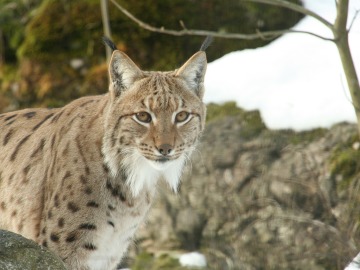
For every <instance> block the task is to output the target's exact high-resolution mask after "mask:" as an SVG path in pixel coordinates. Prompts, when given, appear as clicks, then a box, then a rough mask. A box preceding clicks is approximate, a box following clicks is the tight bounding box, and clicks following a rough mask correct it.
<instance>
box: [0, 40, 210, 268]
mask: <svg viewBox="0 0 360 270" xmlns="http://www.w3.org/2000/svg"><path fill="white" fill-rule="evenodd" d="M108 43H109V42H108ZM204 44H205V43H204ZM110 45H111V44H110ZM204 47H207V45H205V46H203V47H202V48H204ZM113 49H114V51H113V54H112V58H111V61H110V63H109V78H110V86H109V92H108V93H107V94H105V95H101V96H89V97H82V98H79V99H77V100H74V101H73V102H71V103H69V104H68V105H66V106H64V107H62V108H57V109H44V108H43V109H25V110H21V111H15V112H10V113H5V114H1V115H0V164H1V167H0V228H2V229H6V230H10V231H13V232H16V233H19V234H22V235H23V236H25V237H27V238H30V239H33V240H35V241H36V242H37V243H39V244H41V245H43V246H45V247H48V248H49V249H50V250H52V251H54V252H55V253H57V254H58V255H59V256H60V257H61V258H62V259H63V261H64V262H65V264H66V265H67V267H68V268H69V269H74V270H90V269H99V270H100V269H104V270H105V269H106V270H108V269H114V268H115V267H116V266H117V264H118V263H119V262H120V261H121V259H122V258H123V256H124V254H125V252H126V251H127V248H128V246H129V243H131V241H132V238H133V236H134V233H135V232H136V230H137V228H138V227H139V225H140V224H141V223H142V222H143V221H144V219H145V218H146V216H147V213H148V212H149V209H150V206H151V204H152V202H153V201H154V199H155V197H156V193H157V183H158V181H159V180H163V181H165V182H167V183H168V185H169V186H170V188H171V189H172V190H173V191H175V192H176V191H177V188H178V185H179V179H180V176H181V172H182V169H183V166H184V164H185V162H186V160H187V159H188V158H189V156H190V154H191V153H192V151H193V150H194V148H195V146H196V143H197V141H198V139H199V137H200V135H201V133H202V131H203V129H204V123H205V114H206V108H205V105H204V103H203V101H202V98H203V95H204V85H203V82H204V76H205V71H206V65H207V60H206V54H205V52H204V50H205V49H200V51H199V52H197V53H195V54H194V55H193V56H192V57H191V58H190V59H189V60H188V61H187V62H186V63H185V64H184V65H183V66H181V67H180V68H179V69H177V70H175V71H170V72H157V71H142V70H140V68H139V67H138V66H137V65H136V64H135V63H134V62H133V61H132V60H131V59H130V58H129V57H128V56H127V55H126V54H125V53H123V52H121V51H119V50H117V49H116V48H115V46H113Z"/></svg>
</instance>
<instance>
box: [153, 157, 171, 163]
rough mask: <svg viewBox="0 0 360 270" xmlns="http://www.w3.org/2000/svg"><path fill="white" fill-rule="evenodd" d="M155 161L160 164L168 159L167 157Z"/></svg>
mask: <svg viewBox="0 0 360 270" xmlns="http://www.w3.org/2000/svg"><path fill="white" fill-rule="evenodd" d="M155 161H156V162H160V163H165V162H167V161H170V159H169V158H167V157H162V158H159V159H156V160H155Z"/></svg>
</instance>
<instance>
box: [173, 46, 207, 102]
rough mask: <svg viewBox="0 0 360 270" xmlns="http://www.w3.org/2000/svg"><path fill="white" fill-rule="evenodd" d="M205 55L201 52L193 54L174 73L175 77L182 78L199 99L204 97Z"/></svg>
mask: <svg viewBox="0 0 360 270" xmlns="http://www.w3.org/2000/svg"><path fill="white" fill-rule="evenodd" d="M206 66H207V61H206V54H205V52H203V51H200V52H197V53H195V54H194V55H193V56H192V57H191V58H190V59H189V60H188V61H187V62H186V63H185V64H184V65H183V66H182V67H181V68H179V69H178V70H177V71H176V74H175V76H177V77H181V78H183V79H184V80H185V81H186V83H187V85H188V86H189V88H190V89H191V90H193V91H194V92H195V93H196V95H198V96H199V97H200V98H202V97H203V95H204V77H205V72H206Z"/></svg>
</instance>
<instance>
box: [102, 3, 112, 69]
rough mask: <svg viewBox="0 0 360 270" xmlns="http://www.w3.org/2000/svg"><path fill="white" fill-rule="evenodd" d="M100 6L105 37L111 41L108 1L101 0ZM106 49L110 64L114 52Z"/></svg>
mask: <svg viewBox="0 0 360 270" xmlns="http://www.w3.org/2000/svg"><path fill="white" fill-rule="evenodd" d="M100 5H101V17H102V23H103V29H104V35H105V36H106V37H108V38H110V39H111V29H110V20H109V5H108V0H100ZM105 48H106V60H107V62H108V63H109V62H110V57H111V53H112V51H111V49H110V48H109V47H108V46H105Z"/></svg>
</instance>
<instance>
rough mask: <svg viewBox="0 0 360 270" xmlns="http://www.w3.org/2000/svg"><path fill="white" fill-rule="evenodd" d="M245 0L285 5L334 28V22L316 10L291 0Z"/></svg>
mask: <svg viewBox="0 0 360 270" xmlns="http://www.w3.org/2000/svg"><path fill="white" fill-rule="evenodd" d="M243 1H248V2H255V3H261V4H267V5H273V6H277V7H283V8H286V9H290V10H293V11H296V12H299V13H301V14H303V15H307V16H311V17H313V18H314V19H316V20H318V21H319V22H321V23H323V24H324V25H325V26H327V27H328V28H330V29H332V28H333V25H332V23H330V22H329V21H327V20H325V19H324V18H323V17H321V16H320V15H319V14H317V13H315V12H313V11H311V10H309V9H307V8H304V7H302V6H299V5H297V4H294V3H290V2H288V1H285V0H243Z"/></svg>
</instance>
